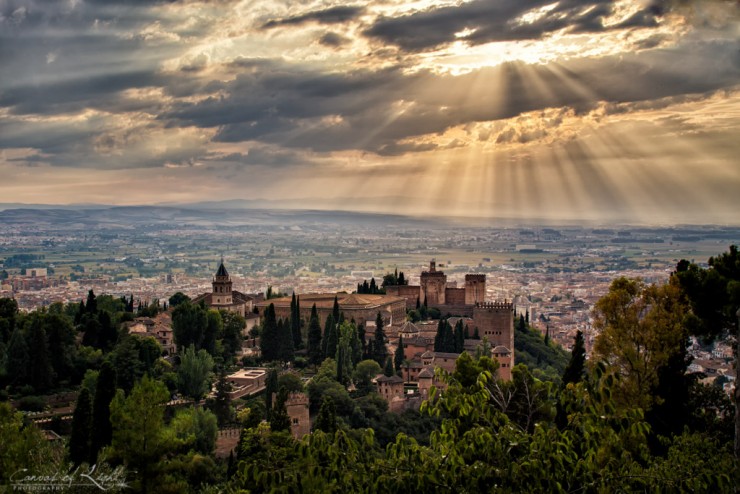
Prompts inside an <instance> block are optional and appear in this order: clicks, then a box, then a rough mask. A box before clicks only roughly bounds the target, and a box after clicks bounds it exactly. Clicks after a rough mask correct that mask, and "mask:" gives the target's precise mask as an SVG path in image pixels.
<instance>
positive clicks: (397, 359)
mask: <svg viewBox="0 0 740 494" xmlns="http://www.w3.org/2000/svg"><path fill="white" fill-rule="evenodd" d="M403 360H404V354H403V336H399V337H398V348H396V353H395V354H394V355H393V364H394V366H395V367H396V373H398V374H401V369H402V367H403Z"/></svg>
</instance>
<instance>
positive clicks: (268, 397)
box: [265, 368, 280, 419]
mask: <svg viewBox="0 0 740 494" xmlns="http://www.w3.org/2000/svg"><path fill="white" fill-rule="evenodd" d="M279 386H280V384H279V382H278V371H277V369H275V368H272V369H269V370H268V371H267V376H265V414H266V416H267V418H268V419H269V418H270V415H271V414H272V407H273V405H274V397H275V396H276V395H277V392H278V390H279V389H280V388H279Z"/></svg>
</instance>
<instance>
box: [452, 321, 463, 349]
mask: <svg viewBox="0 0 740 494" xmlns="http://www.w3.org/2000/svg"><path fill="white" fill-rule="evenodd" d="M454 336H455V350H454V351H455V353H462V352H463V350H464V349H465V335H464V334H463V322H462V319H460V320H459V321H457V324H455V335H454Z"/></svg>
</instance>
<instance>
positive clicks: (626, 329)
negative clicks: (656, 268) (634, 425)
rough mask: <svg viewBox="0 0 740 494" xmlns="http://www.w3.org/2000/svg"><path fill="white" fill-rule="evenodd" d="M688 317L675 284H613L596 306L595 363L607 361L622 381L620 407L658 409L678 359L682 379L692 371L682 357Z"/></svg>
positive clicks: (622, 280)
mask: <svg viewBox="0 0 740 494" xmlns="http://www.w3.org/2000/svg"><path fill="white" fill-rule="evenodd" d="M686 311H687V307H686V306H685V304H684V303H683V300H682V299H681V295H680V291H679V289H678V287H677V286H676V285H675V284H667V285H662V286H656V285H645V284H644V283H643V282H642V281H640V280H635V279H627V278H618V279H616V280H614V281H613V282H612V284H611V286H610V287H609V292H608V293H607V294H606V295H605V296H604V297H602V298H601V299H600V300H599V301H598V302H597V303H596V305H595V307H594V323H593V326H594V329H596V330H597V332H598V337H597V338H596V342H595V343H594V357H595V358H596V359H604V360H606V361H607V362H608V363H609V364H610V365H611V367H610V368H611V369H612V370H613V371H614V372H617V373H618V374H619V375H620V376H621V380H620V386H619V388H618V389H617V391H618V394H617V396H616V397H615V398H616V399H617V402H619V403H620V404H623V405H627V406H632V407H640V408H642V409H643V410H648V409H650V408H651V407H652V406H653V405H654V404H655V403H658V402H659V401H660V400H661V398H660V397H657V398H656V395H655V391H656V390H657V388H658V387H659V385H660V380H661V372H662V371H663V370H665V369H667V368H668V366H670V365H672V363H673V362H672V359H673V358H674V357H675V356H678V362H676V365H678V367H679V370H678V372H679V373H680V374H681V375H683V373H684V372H685V370H686V366H687V365H688V362H685V361H684V358H683V357H682V354H683V353H685V345H686V339H687V338H688V331H687V328H686V326H685V321H686V317H687V312H686ZM684 387H685V386H684ZM663 398H664V397H663Z"/></svg>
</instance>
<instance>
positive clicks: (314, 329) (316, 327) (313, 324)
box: [307, 304, 324, 365]
mask: <svg viewBox="0 0 740 494" xmlns="http://www.w3.org/2000/svg"><path fill="white" fill-rule="evenodd" d="M307 340H308V341H307V346H308V361H309V362H310V363H311V364H312V365H319V364H321V362H322V359H323V357H324V354H323V349H322V341H321V325H320V324H319V315H318V312H317V311H316V304H313V307H311V318H310V319H309V321H308V338H307Z"/></svg>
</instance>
